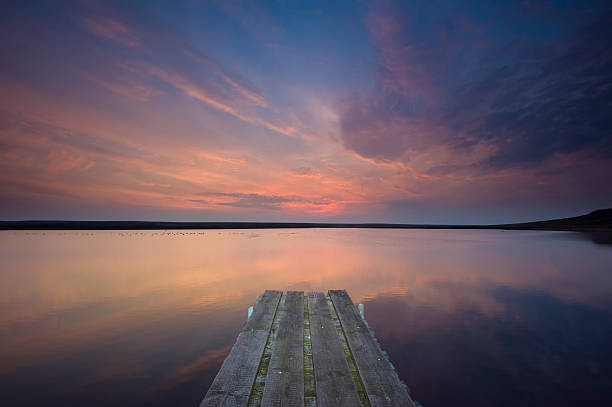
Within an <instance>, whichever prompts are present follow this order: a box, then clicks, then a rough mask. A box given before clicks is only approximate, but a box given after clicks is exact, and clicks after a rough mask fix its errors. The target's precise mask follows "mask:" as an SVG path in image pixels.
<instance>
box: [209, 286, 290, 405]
mask: <svg viewBox="0 0 612 407" xmlns="http://www.w3.org/2000/svg"><path fill="white" fill-rule="evenodd" d="M281 296H282V291H269V290H268V291H266V292H265V293H264V294H263V295H262V296H261V297H260V298H258V299H257V302H256V303H255V308H254V309H253V314H252V315H251V318H249V319H248V320H247V322H246V323H245V324H244V327H243V328H242V331H241V332H240V334H238V338H237V339H236V343H235V344H234V347H233V348H232V350H231V351H230V354H229V355H228V356H227V358H225V361H224V362H223V365H222V366H221V370H219V373H218V374H217V376H216V377H215V380H214V381H213V383H212V385H211V386H210V389H208V392H207V393H206V396H205V397H204V400H202V403H201V404H200V407H212V406H227V407H238V406H246V405H247V403H248V400H249V395H250V393H251V389H252V387H253V381H254V380H255V375H256V374H257V368H258V367H259V361H260V360H261V355H262V354H263V351H264V348H265V346H266V341H267V339H268V335H269V333H270V327H271V325H272V320H273V319H274V313H275V312H276V308H277V307H278V303H279V301H280V298H281Z"/></svg>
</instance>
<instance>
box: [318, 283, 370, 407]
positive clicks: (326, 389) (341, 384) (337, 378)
mask: <svg viewBox="0 0 612 407" xmlns="http://www.w3.org/2000/svg"><path fill="white" fill-rule="evenodd" d="M308 312H309V314H310V336H311V341H312V358H313V364H314V372H315V383H316V392H317V407H328V406H330V407H341V406H350V407H354V406H360V405H361V401H360V400H359V396H358V394H357V389H356V388H355V384H354V383H353V377H352V376H351V372H350V370H349V367H348V364H347V362H346V359H345V357H344V351H343V350H342V345H341V344H340V339H339V338H338V333H337V331H336V327H335V326H334V322H333V320H332V316H331V314H330V312H329V307H328V305H327V300H326V299H325V295H323V293H310V294H308Z"/></svg>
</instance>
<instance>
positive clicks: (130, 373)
mask: <svg viewBox="0 0 612 407" xmlns="http://www.w3.org/2000/svg"><path fill="white" fill-rule="evenodd" d="M333 288H344V289H346V290H347V291H348V292H349V294H350V295H351V297H352V298H353V300H354V302H356V303H357V302H360V303H364V304H365V314H366V315H365V316H366V319H367V321H368V322H369V324H370V325H371V326H372V327H373V328H374V329H375V331H376V337H377V338H378V339H379V341H380V343H381V345H382V347H383V349H385V350H386V351H387V352H388V353H389V356H390V358H391V360H392V362H393V364H394V365H395V367H396V368H397V370H398V372H399V374H400V377H401V378H402V379H403V380H404V381H405V382H406V383H407V384H408V386H409V387H410V388H411V390H412V395H413V397H414V398H415V399H417V400H419V401H420V402H421V403H422V404H423V405H424V406H425V407H433V406H448V405H453V406H471V407H473V406H516V405H521V406H544V405H555V406H576V405H588V406H610V405H612V246H606V245H600V244H595V243H593V242H591V241H589V240H587V239H583V238H581V237H580V236H579V235H575V234H571V233H563V232H519V231H459V230H454V231H449V230H367V229H363V230H358V229H336V230H334V229H307V230H245V231H239V230H234V231H231V230H228V231H169V232H164V231H143V232H139V231H97V232H92V231H69V232H63V231H55V232H9V231H4V232H0V394H2V399H3V403H4V404H7V405H20V406H34V405H41V404H43V403H44V405H54V406H56V405H85V404H86V405H88V406H98V405H100V406H102V405H104V406H110V405H113V406H144V405H147V406H156V405H159V406H166V405H177V406H196V405H198V403H199V401H200V400H201V398H202V397H203V396H204V394H205V393H206V390H207V389H208V386H209V385H210V383H211V382H212V379H213V378H214V375H215V374H216V372H217V370H218V369H219V367H220V365H221V363H222V361H223V359H224V357H225V356H226V354H227V353H228V352H229V349H230V347H231V345H232V344H233V342H234V340H235V337H236V335H237V333H238V331H239V330H240V327H241V325H242V323H243V322H244V320H245V319H246V312H247V308H248V307H249V306H250V305H252V304H253V302H254V301H255V299H256V298H257V296H258V295H259V294H261V293H262V292H263V291H264V290H265V289H278V290H285V291H286V290H304V291H315V290H318V291H325V290H327V289H333ZM517 403H518V404H517Z"/></svg>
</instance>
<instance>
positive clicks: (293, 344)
mask: <svg viewBox="0 0 612 407" xmlns="http://www.w3.org/2000/svg"><path fill="white" fill-rule="evenodd" d="M261 406H262V407H273V406H284V407H285V406H286V407H303V406H304V292H303V291H289V292H288V293H287V296H286V297H285V307H284V312H283V314H282V316H281V319H280V323H279V325H278V332H277V334H276V341H275V343H274V349H273V350H272V357H271V358H270V366H269V367H268V374H267V376H266V386H265V389H264V394H263V398H262V401H261Z"/></svg>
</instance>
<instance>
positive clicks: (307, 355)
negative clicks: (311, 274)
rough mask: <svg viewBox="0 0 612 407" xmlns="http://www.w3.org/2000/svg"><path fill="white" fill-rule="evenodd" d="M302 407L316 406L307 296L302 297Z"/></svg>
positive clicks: (315, 386) (315, 384) (315, 385)
mask: <svg viewBox="0 0 612 407" xmlns="http://www.w3.org/2000/svg"><path fill="white" fill-rule="evenodd" d="M303 350H304V407H316V406H317V382H316V379H315V374H314V364H313V360H312V339H311V337H310V312H308V296H307V295H305V296H304V346H303Z"/></svg>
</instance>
